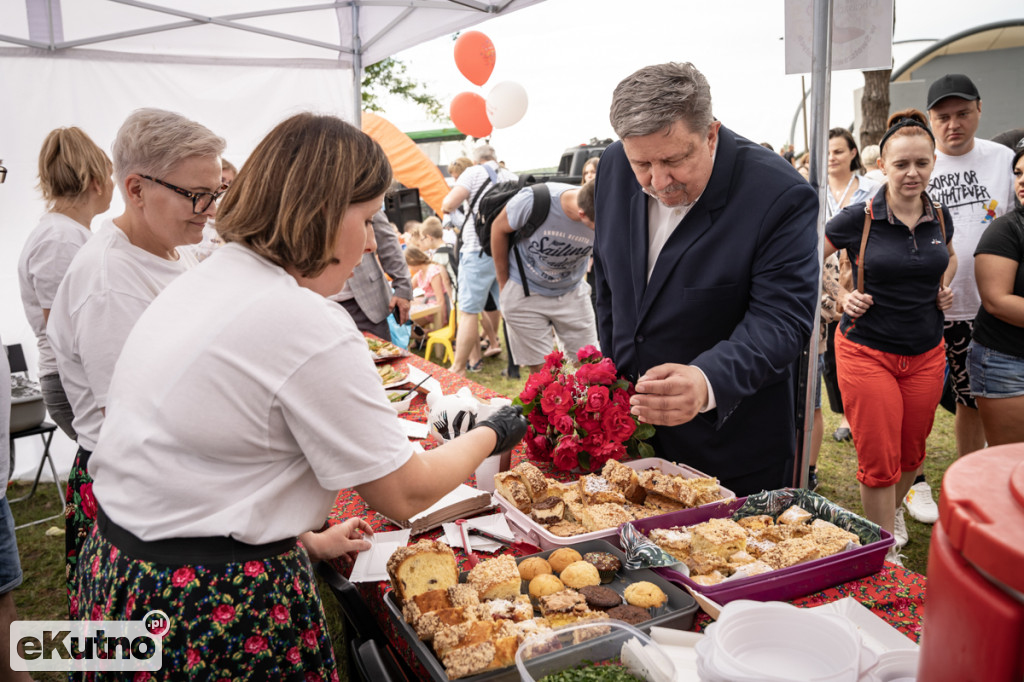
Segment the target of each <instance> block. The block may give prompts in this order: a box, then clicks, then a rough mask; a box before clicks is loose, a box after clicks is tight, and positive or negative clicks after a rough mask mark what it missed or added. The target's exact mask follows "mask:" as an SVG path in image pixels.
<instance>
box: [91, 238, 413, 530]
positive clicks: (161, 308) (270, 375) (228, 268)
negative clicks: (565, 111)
mask: <svg viewBox="0 0 1024 682" xmlns="http://www.w3.org/2000/svg"><path fill="white" fill-rule="evenodd" d="M411 455H412V445H411V444H410V443H409V440H408V438H407V437H406V436H405V434H404V432H403V431H402V429H401V425H400V420H399V418H398V416H397V415H396V414H395V411H394V409H392V407H391V406H390V405H389V404H388V401H387V398H386V397H385V395H384V389H383V387H382V385H381V382H380V377H379V375H378V374H377V372H376V370H375V369H374V366H373V362H372V360H371V359H370V355H369V353H368V351H367V349H366V341H365V339H364V337H363V336H362V334H360V333H359V330H358V329H356V326H355V323H354V322H353V321H352V318H351V317H350V316H349V314H348V313H347V312H345V310H344V309H343V308H342V307H341V306H339V305H337V304H335V303H331V302H330V301H328V300H327V299H325V298H323V297H321V296H318V295H317V294H315V293H313V292H312V291H310V290H308V289H304V288H302V287H300V286H299V285H298V284H297V283H296V281H295V279H294V278H293V277H291V276H290V275H288V274H287V273H286V272H285V271H284V270H283V269H282V268H280V267H278V266H276V265H274V264H272V263H270V262H269V261H267V260H265V259H263V258H261V257H259V256H257V255H255V254H254V253H252V252H251V251H249V250H248V249H247V248H245V247H243V246H240V245H238V244H228V245H226V246H224V247H222V248H220V249H218V250H217V251H216V252H215V253H214V254H213V255H212V256H210V258H208V259H207V260H206V261H204V262H203V264H202V265H201V266H199V267H198V268H195V269H194V270H192V271H190V272H188V273H186V274H185V275H184V276H182V277H180V278H178V279H177V280H175V281H174V282H173V283H171V285H170V286H168V287H167V289H166V290H165V291H164V292H163V293H162V294H161V295H160V296H159V298H157V300H155V301H154V302H153V304H152V305H151V306H150V307H149V308H148V309H147V310H146V312H145V313H144V314H143V315H142V317H141V318H140V319H139V321H138V323H137V324H136V325H135V329H134V330H132V333H131V335H130V336H129V337H128V340H127V341H126V342H125V345H124V351H123V353H122V355H121V359H120V361H119V362H118V364H117V370H116V371H115V372H114V379H113V382H112V383H111V386H110V407H109V411H108V415H107V422H106V424H104V426H103V437H102V438H101V439H100V444H99V446H98V447H97V449H96V452H94V453H93V455H92V458H91V459H90V461H89V471H90V473H91V474H92V475H93V476H94V478H95V484H94V490H95V493H96V498H97V500H98V501H99V503H100V505H101V506H102V507H103V509H104V511H105V512H106V513H107V514H108V515H109V517H110V518H111V519H112V520H113V521H114V522H115V523H117V524H119V525H121V526H123V527H124V528H126V529H128V530H130V531H131V532H132V533H134V534H135V535H137V536H139V537H140V538H142V539H144V540H156V539H162V538H170V537H195V536H216V535H229V536H231V537H233V538H235V539H237V540H241V541H243V542H247V543H254V544H258V543H266V542H272V541H276V540H281V539H283V538H286V537H291V536H294V535H298V534H299V533H302V532H305V531H308V530H313V529H317V528H319V527H320V526H321V524H323V522H324V520H325V519H326V518H327V514H328V512H329V510H330V508H331V506H332V504H333V503H334V500H335V498H336V496H337V491H338V490H339V489H341V488H351V487H355V486H357V485H360V484H362V483H365V482H367V481H373V480H377V479H379V478H382V477H383V476H385V475H387V474H389V473H391V472H393V471H395V470H396V469H398V468H400V467H401V466H402V465H404V464H405V462H406V461H407V460H408V459H409V457H410V456H411Z"/></svg>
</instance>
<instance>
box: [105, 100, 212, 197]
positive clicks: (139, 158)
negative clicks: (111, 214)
mask: <svg viewBox="0 0 1024 682" xmlns="http://www.w3.org/2000/svg"><path fill="white" fill-rule="evenodd" d="M226 146H227V143H226V142H225V141H224V138H222V137H220V136H219V135H215V134H214V133H213V131H211V130H210V129H209V128H207V127H206V126H204V125H201V124H199V123H196V122H195V121H192V120H189V119H187V118H185V117H184V116H182V115H181V114H176V113H174V112H173V111H164V110H163V109H136V110H135V111H133V112H132V113H131V114H129V115H128V118H126V119H125V121H124V123H122V124H121V129H120V130H118V131H117V138H116V139H115V140H114V147H113V152H114V177H115V178H116V179H117V186H118V187H119V188H120V189H121V194H122V196H123V195H124V193H125V187H124V181H125V178H127V177H128V176H129V175H130V174H131V173H138V174H140V175H142V174H144V175H152V176H153V177H155V178H161V177H163V176H164V175H167V174H168V173H170V172H171V171H172V169H173V168H174V166H175V165H177V164H178V163H179V162H181V161H183V160H185V159H187V158H190V157H193V156H220V155H221V154H223V153H224V148H225V147H226ZM124 198H125V200H126V201H127V199H128V197H124Z"/></svg>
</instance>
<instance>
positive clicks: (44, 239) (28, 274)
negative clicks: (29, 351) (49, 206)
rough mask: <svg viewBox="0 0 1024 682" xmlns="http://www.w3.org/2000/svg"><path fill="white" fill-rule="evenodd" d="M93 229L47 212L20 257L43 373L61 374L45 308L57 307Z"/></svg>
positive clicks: (23, 290) (23, 295) (27, 309)
mask: <svg viewBox="0 0 1024 682" xmlns="http://www.w3.org/2000/svg"><path fill="white" fill-rule="evenodd" d="M91 236H92V232H90V231H89V228H87V227H86V226H85V225H82V224H81V223H80V222H78V221H77V220H73V219H72V218H69V217H67V216H66V215H63V214H61V213H47V214H46V215H44V216H43V217H42V218H41V219H40V220H39V224H38V225H37V226H36V229H34V230H32V233H31V234H29V236H28V239H27V240H26V241H25V246H24V247H23V248H22V250H21V257H20V258H19V259H18V286H19V287H20V289H21V305H22V307H23V308H24V309H25V317H27V318H28V323H29V324H30V325H31V326H32V331H33V332H35V335H36V345H37V346H38V348H39V376H41V377H45V376H50V375H51V374H56V373H57V358H56V356H54V354H53V349H52V348H50V343H49V342H48V341H47V340H46V320H45V319H44V318H43V310H49V309H50V308H52V307H53V299H54V297H55V296H56V295H57V287H59V286H60V282H61V280H62V279H64V273H65V272H67V269H68V266H69V265H71V261H72V259H74V257H75V254H77V253H78V250H79V249H80V248H82V246H83V245H84V244H85V242H87V241H88V240H89V237H91Z"/></svg>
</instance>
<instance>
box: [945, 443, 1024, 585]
mask: <svg viewBox="0 0 1024 682" xmlns="http://www.w3.org/2000/svg"><path fill="white" fill-rule="evenodd" d="M939 519H940V521H941V523H942V528H943V530H945V532H946V536H947V537H948V538H949V541H950V543H951V544H952V545H953V547H955V548H956V550H957V551H958V552H960V555H961V556H963V558H964V559H965V560H966V561H967V562H969V563H970V564H972V565H973V566H974V567H976V568H978V569H979V570H980V571H982V572H984V573H985V574H986V576H987V577H988V578H989V579H990V580H995V581H996V582H998V583H1001V584H1002V585H1003V586H1005V587H1008V588H1010V589H1012V590H1015V591H1016V592H1017V593H1018V595H1020V594H1024V571H1022V570H1020V567H1021V565H1022V564H1024V443H1014V444H1012V445H998V446H996V447H991V448H987V449H985V450H980V451H978V452H975V453H972V454H970V455H967V456H966V457H961V458H960V459H958V460H957V461H955V462H953V464H952V465H950V467H949V469H947V470H946V475H945V477H944V478H943V479H942V495H941V497H940V499H939Z"/></svg>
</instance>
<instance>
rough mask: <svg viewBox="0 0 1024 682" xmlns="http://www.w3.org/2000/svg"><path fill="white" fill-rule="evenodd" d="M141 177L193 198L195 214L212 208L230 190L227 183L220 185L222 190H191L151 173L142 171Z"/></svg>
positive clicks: (193, 211)
mask: <svg viewBox="0 0 1024 682" xmlns="http://www.w3.org/2000/svg"><path fill="white" fill-rule="evenodd" d="M139 177H142V178H146V179H147V180H152V181H153V182H155V183H156V184H158V185H163V186H164V187H166V188H167V189H170V190H174V191H175V192H177V193H178V194H180V195H181V196H183V197H188V198H189V199H191V200H192V213H194V214H195V215H199V214H200V213H205V212H206V210H207V209H208V208H210V204H212V203H213V202H215V201H217V200H218V199H220V198H221V197H222V196H224V192H226V191H228V186H227V185H221V186H220V187H221V188H220V190H219V191H217V192H190V191H188V190H187V189H182V188H181V187H176V186H174V185H172V184H171V183H169V182H164V181H163V180H157V179H156V178H154V177H152V176H149V175H143V174H142V173H139Z"/></svg>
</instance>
